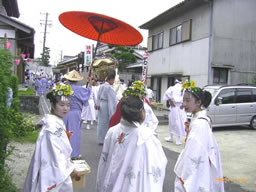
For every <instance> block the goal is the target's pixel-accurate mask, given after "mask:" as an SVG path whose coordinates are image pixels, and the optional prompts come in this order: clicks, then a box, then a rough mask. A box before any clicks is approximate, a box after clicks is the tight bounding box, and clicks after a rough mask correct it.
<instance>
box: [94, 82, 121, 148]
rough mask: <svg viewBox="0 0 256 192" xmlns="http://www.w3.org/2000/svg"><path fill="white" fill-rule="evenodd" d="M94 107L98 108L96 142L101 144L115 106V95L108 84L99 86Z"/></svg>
mask: <svg viewBox="0 0 256 192" xmlns="http://www.w3.org/2000/svg"><path fill="white" fill-rule="evenodd" d="M96 105H97V106H99V111H98V125H97V142H98V143H99V144H103V142H104V138H105V135H106V133H107V131H108V124H109V120H110V118H111V117H112V115H113V114H114V112H115V110H116V105H117V97H116V93H115V91H114V89H113V87H112V86H111V85H110V84H109V83H108V82H105V83H104V84H102V85H101V86H100V88H99V91H98V97H97V104H96Z"/></svg>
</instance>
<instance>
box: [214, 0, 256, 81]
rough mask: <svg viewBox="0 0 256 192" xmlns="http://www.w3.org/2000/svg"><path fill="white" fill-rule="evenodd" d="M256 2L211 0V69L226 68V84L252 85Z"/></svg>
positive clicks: (255, 57)
mask: <svg viewBox="0 0 256 192" xmlns="http://www.w3.org/2000/svg"><path fill="white" fill-rule="evenodd" d="M255 10H256V1H255V0H225V1H224V0H214V1H213V41H212V65H213V66H220V67H221V66H222V67H225V66H229V67H231V70H230V77H229V83H231V84H236V83H251V81H252V78H253V77H254V75H255V71H256V54H255V53H256V25H255V23H256V14H255V13H256V12H255Z"/></svg>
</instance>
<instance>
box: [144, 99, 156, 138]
mask: <svg viewBox="0 0 256 192" xmlns="http://www.w3.org/2000/svg"><path fill="white" fill-rule="evenodd" d="M144 109H145V120H144V122H143V124H144V125H145V126H146V127H149V128H150V129H152V130H153V131H154V132H155V133H156V132H157V130H156V129H157V126H158V123H159V121H158V119H157V117H156V115H155V113H154V112H153V110H152V108H151V107H150V106H149V105H148V104H147V103H146V102H144Z"/></svg>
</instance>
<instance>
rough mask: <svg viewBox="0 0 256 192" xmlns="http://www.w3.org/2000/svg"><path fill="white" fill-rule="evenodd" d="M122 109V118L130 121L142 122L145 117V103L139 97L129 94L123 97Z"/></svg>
mask: <svg viewBox="0 0 256 192" xmlns="http://www.w3.org/2000/svg"><path fill="white" fill-rule="evenodd" d="M120 109H121V115H122V118H123V119H125V120H126V121H128V122H130V123H132V122H140V121H141V120H142V119H143V115H142V110H144V103H143V101H142V100H141V99H140V98H139V97H136V96H127V97H124V98H122V101H121V105H120Z"/></svg>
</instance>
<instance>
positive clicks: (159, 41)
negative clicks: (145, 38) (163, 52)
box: [152, 33, 163, 50]
mask: <svg viewBox="0 0 256 192" xmlns="http://www.w3.org/2000/svg"><path fill="white" fill-rule="evenodd" d="M152 42H153V45H152V47H153V50H157V49H161V48H163V33H158V34H157V35H154V36H153V41H152Z"/></svg>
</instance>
